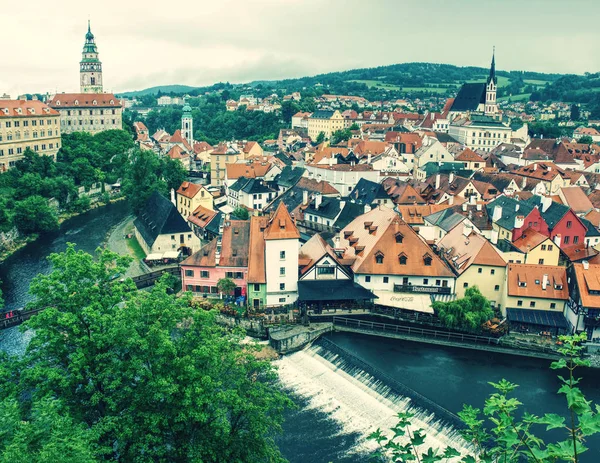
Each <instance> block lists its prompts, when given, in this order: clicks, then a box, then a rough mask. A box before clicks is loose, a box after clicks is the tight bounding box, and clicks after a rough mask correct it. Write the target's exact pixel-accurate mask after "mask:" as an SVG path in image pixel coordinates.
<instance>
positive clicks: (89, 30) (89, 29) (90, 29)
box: [88, 18, 92, 32]
mask: <svg viewBox="0 0 600 463" xmlns="http://www.w3.org/2000/svg"><path fill="white" fill-rule="evenodd" d="M88 32H92V27H91V26H90V19H89V18H88Z"/></svg>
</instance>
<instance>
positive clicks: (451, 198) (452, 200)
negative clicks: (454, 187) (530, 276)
mask: <svg viewBox="0 0 600 463" xmlns="http://www.w3.org/2000/svg"><path fill="white" fill-rule="evenodd" d="M448 205H449V206H452V205H454V196H450V197H449V198H448Z"/></svg>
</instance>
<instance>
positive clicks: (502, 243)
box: [496, 239, 525, 254]
mask: <svg viewBox="0 0 600 463" xmlns="http://www.w3.org/2000/svg"><path fill="white" fill-rule="evenodd" d="M496 247H497V248H498V249H499V250H500V251H502V252H519V253H521V254H525V253H524V252H523V251H521V250H520V249H519V248H518V247H516V246H515V245H514V244H513V243H511V242H510V241H509V240H506V239H504V240H498V243H496Z"/></svg>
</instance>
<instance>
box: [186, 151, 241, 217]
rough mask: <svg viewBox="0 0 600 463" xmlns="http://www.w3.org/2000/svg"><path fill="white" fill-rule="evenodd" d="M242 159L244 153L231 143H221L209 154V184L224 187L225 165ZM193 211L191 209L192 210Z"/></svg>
mask: <svg viewBox="0 0 600 463" xmlns="http://www.w3.org/2000/svg"><path fill="white" fill-rule="evenodd" d="M242 159H245V158H244V152H243V151H241V150H239V149H237V147H236V146H234V144H233V143H230V144H227V143H221V144H219V146H217V147H216V148H215V149H214V150H213V152H212V153H210V184H211V185H213V186H223V185H225V172H226V170H227V168H226V165H227V164H232V163H234V162H238V161H240V160H242ZM192 210H193V209H192Z"/></svg>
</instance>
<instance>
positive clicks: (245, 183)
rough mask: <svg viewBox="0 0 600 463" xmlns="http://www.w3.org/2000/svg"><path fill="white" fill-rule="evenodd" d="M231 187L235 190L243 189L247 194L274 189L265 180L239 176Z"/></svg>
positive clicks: (267, 191)
mask: <svg viewBox="0 0 600 463" xmlns="http://www.w3.org/2000/svg"><path fill="white" fill-rule="evenodd" d="M229 189H230V190H233V191H243V192H244V193H247V194H254V193H269V192H271V191H274V190H273V189H272V188H271V187H270V186H269V185H267V183H266V182H265V181H264V180H262V179H258V178H246V177H240V178H238V179H237V180H236V181H235V183H234V184H233V185H231V186H230V187H229Z"/></svg>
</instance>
